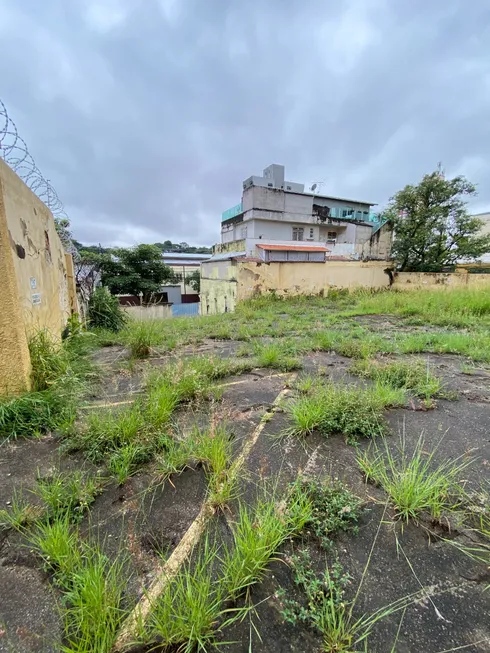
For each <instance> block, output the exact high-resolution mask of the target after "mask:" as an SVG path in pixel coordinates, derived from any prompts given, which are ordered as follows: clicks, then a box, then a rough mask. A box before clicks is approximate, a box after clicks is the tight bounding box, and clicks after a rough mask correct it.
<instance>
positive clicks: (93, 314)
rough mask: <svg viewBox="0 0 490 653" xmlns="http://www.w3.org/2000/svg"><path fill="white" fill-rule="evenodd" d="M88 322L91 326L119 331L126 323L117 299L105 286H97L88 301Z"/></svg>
mask: <svg viewBox="0 0 490 653" xmlns="http://www.w3.org/2000/svg"><path fill="white" fill-rule="evenodd" d="M87 319H88V324H89V326H90V327H91V328H101V329H108V330H109V331H120V329H122V328H123V326H124V325H125V324H126V316H125V314H124V311H123V310H122V308H121V306H120V305H119V300H118V298H117V297H115V296H114V295H111V293H110V292H109V290H108V289H107V288H104V287H103V286H99V287H98V288H96V289H95V290H94V292H93V293H92V295H91V296H90V299H89V301H88V312H87Z"/></svg>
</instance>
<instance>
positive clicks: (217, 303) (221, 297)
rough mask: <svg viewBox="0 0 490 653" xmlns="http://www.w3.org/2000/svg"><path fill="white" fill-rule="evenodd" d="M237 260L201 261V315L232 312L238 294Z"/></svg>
mask: <svg viewBox="0 0 490 653" xmlns="http://www.w3.org/2000/svg"><path fill="white" fill-rule="evenodd" d="M238 266H239V264H238V263H237V262H236V261H232V260H225V261H204V262H203V263H201V292H200V293H199V294H200V298H201V302H200V312H201V315H216V314H218V313H231V312H233V311H234V310H235V304H236V296H237V275H238V270H239V267H238Z"/></svg>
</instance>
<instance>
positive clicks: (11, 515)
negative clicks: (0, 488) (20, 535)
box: [0, 490, 43, 530]
mask: <svg viewBox="0 0 490 653" xmlns="http://www.w3.org/2000/svg"><path fill="white" fill-rule="evenodd" d="M42 513H43V508H42V507H41V506H35V505H33V504H31V503H29V502H28V501H27V500H26V498H25V497H24V495H23V493H22V491H20V490H14V493H13V496H12V499H11V502H10V506H9V508H8V509H4V508H2V509H1V510H0V529H7V528H13V529H14V530H21V529H22V528H24V527H28V526H29V525H31V524H33V523H35V522H36V521H37V520H38V519H39V517H41V515H42Z"/></svg>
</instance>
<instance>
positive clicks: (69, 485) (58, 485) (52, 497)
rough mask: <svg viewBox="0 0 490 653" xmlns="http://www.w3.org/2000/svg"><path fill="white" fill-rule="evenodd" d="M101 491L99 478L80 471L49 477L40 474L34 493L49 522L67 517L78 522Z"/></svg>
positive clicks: (60, 473)
mask: <svg viewBox="0 0 490 653" xmlns="http://www.w3.org/2000/svg"><path fill="white" fill-rule="evenodd" d="M101 491H102V487H101V482H100V480H99V479H97V478H94V477H91V476H88V475H86V474H84V473H83V472H80V471H73V472H59V471H55V472H53V473H52V474H50V475H49V476H47V477H43V476H40V475H39V474H38V477H37V487H36V489H35V490H33V493H34V494H35V495H36V496H37V497H39V499H41V501H42V502H43V504H44V506H45V509H46V518H47V519H48V520H53V519H54V520H56V519H60V518H63V517H66V518H68V519H69V520H70V522H78V521H80V520H81V519H82V517H83V514H84V512H86V511H87V510H88V508H89V507H90V505H91V504H92V503H93V502H94V501H95V497H96V496H97V495H98V494H100V492H101Z"/></svg>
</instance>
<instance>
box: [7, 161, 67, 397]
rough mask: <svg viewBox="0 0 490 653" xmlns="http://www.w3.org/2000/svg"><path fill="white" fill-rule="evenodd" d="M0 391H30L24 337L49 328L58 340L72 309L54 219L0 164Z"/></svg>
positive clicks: (22, 184)
mask: <svg viewBox="0 0 490 653" xmlns="http://www.w3.org/2000/svg"><path fill="white" fill-rule="evenodd" d="M0 234H1V236H0V262H1V266H0V273H1V277H0V278H1V285H0V316H2V317H1V325H0V391H2V392H5V391H17V390H20V389H22V388H25V387H27V386H28V379H29V369H30V367H29V366H30V363H29V354H28V349H27V339H26V334H29V333H32V332H33V331H36V330H38V329H44V328H47V329H49V330H50V331H51V332H52V333H53V335H55V336H56V337H60V336H61V331H62V330H63V328H64V326H65V325H66V322H67V319H68V317H69V316H70V314H71V312H72V311H73V310H76V293H75V286H74V279H73V267H72V265H71V260H70V259H71V257H69V255H68V257H69V258H68V269H67V255H66V254H65V251H64V249H63V245H62V244H61V241H60V239H59V237H58V234H57V233H56V229H55V223H54V219H53V216H52V215H51V212H50V211H49V209H48V208H47V207H46V206H45V204H43V202H41V200H40V199H39V198H38V197H37V196H36V195H35V194H34V193H33V192H32V191H31V190H30V189H29V188H28V187H27V186H26V185H25V184H24V182H23V181H22V180H21V179H20V178H19V177H18V176H17V175H16V174H15V173H14V172H13V171H12V170H11V169H10V168H9V167H8V166H7V165H6V164H5V163H4V162H3V161H1V160H0Z"/></svg>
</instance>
